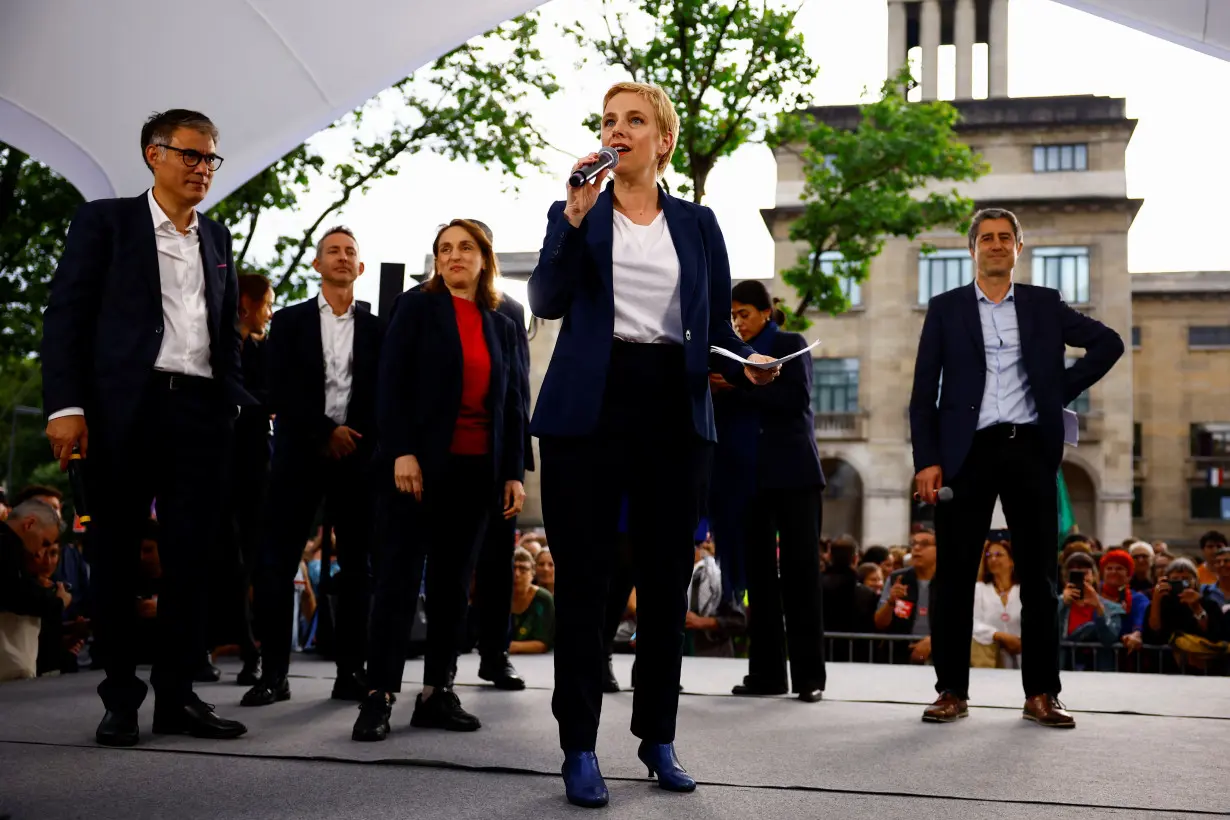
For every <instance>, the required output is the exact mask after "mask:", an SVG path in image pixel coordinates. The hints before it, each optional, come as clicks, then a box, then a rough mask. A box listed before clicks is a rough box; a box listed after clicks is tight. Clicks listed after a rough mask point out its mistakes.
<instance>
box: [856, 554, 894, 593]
mask: <svg viewBox="0 0 1230 820" xmlns="http://www.w3.org/2000/svg"><path fill="white" fill-rule="evenodd" d="M862 563H864V564H876V565H877V566H879V567H880V570H881V576H882V578H887V577H888V576H890V575H892V574H893V556H892V555H891V554H890V553H889V551H888V547H881V546H874V547H868V548H867V549H866V550H864V551H863V558H862ZM883 585H884V582H883V580H881V582H880V586H883Z"/></svg>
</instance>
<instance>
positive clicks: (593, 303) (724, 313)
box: [529, 185, 755, 441]
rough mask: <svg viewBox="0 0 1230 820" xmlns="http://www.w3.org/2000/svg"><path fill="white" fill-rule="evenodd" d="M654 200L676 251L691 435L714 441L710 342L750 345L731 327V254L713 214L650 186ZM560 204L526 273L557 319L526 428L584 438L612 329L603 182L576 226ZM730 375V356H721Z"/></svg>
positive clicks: (608, 202)
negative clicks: (529, 272)
mask: <svg viewBox="0 0 1230 820" xmlns="http://www.w3.org/2000/svg"><path fill="white" fill-rule="evenodd" d="M658 204H659V205H660V206H661V208H662V211H663V213H664V214H665V218H666V224H667V226H668V227H669V228H670V232H671V239H672V240H673V241H674V243H675V252H676V253H677V254H678V255H679V280H680V281H679V284H680V288H679V294H680V307H681V308H682V313H683V328H684V356H685V361H686V369H687V380H688V389H689V393H690V394H691V398H692V423H693V426H694V427H695V429H696V434H697V435H699V436H700V437H701V438H703V439H705V440H706V441H716V440H717V431H716V430H715V428H714V426H713V403H712V402H711V401H710V398H709V347H710V345H716V346H718V347H721V348H724V349H726V350H729V351H732V352H734V353H737V354H739V355H740V356H743V357H744V358H746V357H748V356H750V355H752V354H753V353H754V352H755V351H753V350H752V349H751V348H750V347H748V346H747V345H745V344H744V343H743V341H742V340H741V339H739V337H738V336H736V335H735V331H734V328H732V327H731V326H730V319H729V317H730V260H729V259H728V258H727V256H726V242H725V240H724V239H723V238H722V231H721V229H720V228H719V227H718V224H717V219H715V218H714V216H713V211H711V210H709V209H708V208H706V207H704V206H702V205H695V204H693V203H691V202H685V201H684V200H682V199H677V198H675V197H673V196H670V195H669V194H667V193H666V192H665V191H663V190H662V189H661V188H659V189H658ZM564 205H565V203H564V202H556V203H555V204H554V205H552V206H551V209H550V210H549V211H548V212H547V235H546V238H545V239H544V240H543V243H542V251H541V252H540V253H539V255H538V265H537V266H536V267H535V268H534V273H533V275H531V276H530V283H529V296H530V309H531V310H532V311H534V315H535V316H540V317H542V318H544V319H561V318H562V319H563V320H564V323H563V327H562V328H561V329H560V333H559V338H558V339H557V340H556V342H555V352H554V354H552V356H551V365H550V367H548V368H547V375H546V378H545V379H543V383H542V389H541V390H540V391H539V394H538V406H537V408H536V410H535V411H534V419H533V423H532V426H531V428H530V430H531V432H532V433H533V434H534V435H536V436H584V435H588V434H590V433H592V432H593V431H594V430H595V428H596V427H597V425H598V415H599V412H600V410H601V407H602V396H603V393H604V392H605V389H606V376H607V368H608V366H609V365H610V361H611V347H612V342H613V339H614V333H615V292H614V290H613V285H612V273H611V268H612V262H611V245H612V241H613V235H614V227H613V224H612V222H613V220H614V216H615V213H614V211H615V205H614V193H613V191H612V188H611V186H609V185H608V186H607V188H606V189H605V190H604V191H603V192H602V193H601V194H599V195H598V201H597V202H596V203H595V204H594V207H593V208H592V209H591V210H590V212H589V213H588V214H587V215H586V216H585V219H584V220H583V221H582V222H581V225H580V227H579V228H574V227H572V225H571V224H570V223H569V222H568V220H567V218H565V217H564ZM722 367H723V371H722V372H724V373H728V374H730V375H731V377H732V378H733V377H734V376H735V374H737V373H739V372H740V371H741V368H740V367H739V365H738V363H737V362H730V361H729V360H726V359H723V364H722Z"/></svg>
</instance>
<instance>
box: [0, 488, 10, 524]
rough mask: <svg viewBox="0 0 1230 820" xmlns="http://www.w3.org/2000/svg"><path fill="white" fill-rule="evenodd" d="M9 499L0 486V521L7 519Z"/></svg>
mask: <svg viewBox="0 0 1230 820" xmlns="http://www.w3.org/2000/svg"><path fill="white" fill-rule="evenodd" d="M8 502H9V499H8V495H7V494H5V491H4V488H3V487H0V523H2V522H5V521H8V520H9V503H8Z"/></svg>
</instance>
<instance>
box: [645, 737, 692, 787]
mask: <svg viewBox="0 0 1230 820" xmlns="http://www.w3.org/2000/svg"><path fill="white" fill-rule="evenodd" d="M636 756H637V757H639V758H640V759H641V762H642V763H644V764H645V765H646V766H647V767H648V768H649V776H650V777H653V776H654V775H655V774H656V775H657V776H658V785H659V786H660V787H662V788H664V789H666V790H667V791H672V792H690V791H695V789H696V781H695V780H693V779H692V778H691V777H689V776H688V773H687V772H686V771H684V770H683V766H680V765H679V758H678V757H677V756H676V755H675V744H674V743H650V742H649V741H647V740H642V741H641V748H639V749H637V751H636Z"/></svg>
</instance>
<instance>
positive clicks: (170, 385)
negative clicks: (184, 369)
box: [167, 373, 180, 390]
mask: <svg viewBox="0 0 1230 820" xmlns="http://www.w3.org/2000/svg"><path fill="white" fill-rule="evenodd" d="M178 380H179V375H178V374H176V373H169V374H167V390H178V389H179V388H180V385H178V384H177V381H178Z"/></svg>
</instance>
